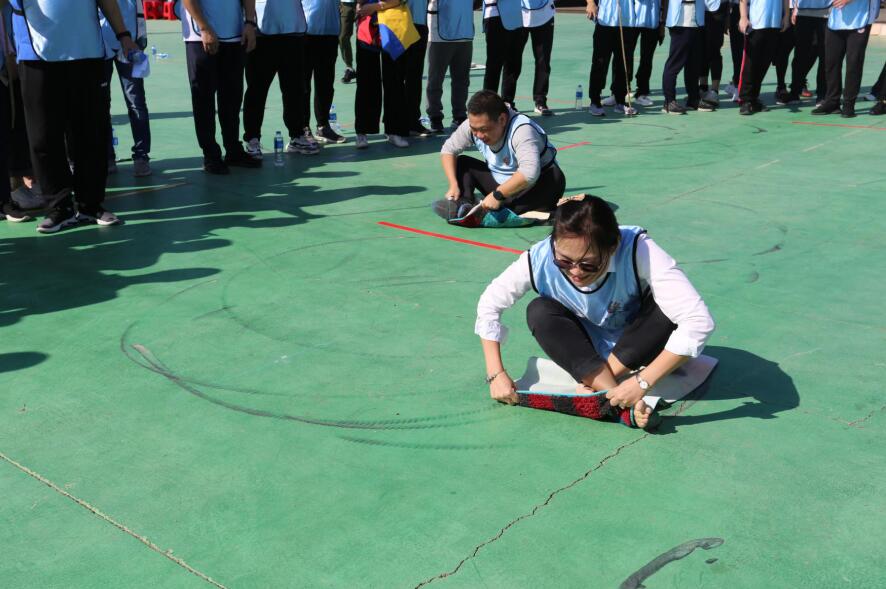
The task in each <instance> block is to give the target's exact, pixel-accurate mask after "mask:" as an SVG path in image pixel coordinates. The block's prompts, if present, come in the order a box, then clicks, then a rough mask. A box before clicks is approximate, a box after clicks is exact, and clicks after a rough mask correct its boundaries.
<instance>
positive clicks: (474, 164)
mask: <svg viewBox="0 0 886 589" xmlns="http://www.w3.org/2000/svg"><path fill="white" fill-rule="evenodd" d="M455 177H456V178H458V186H459V189H460V192H459V197H458V199H459V203H460V204H461V203H474V204H476V203H477V202H479V201H478V200H477V199H476V197H475V191H480V193H481V194H482V195H483V197H485V196H486V195H487V194H489V193H490V192H492V191H493V190H495V189H496V188H498V186H499V183H498V181H497V180H496V179H495V178H494V177H493V176H492V172H490V171H489V166H487V165H486V162H484V161H483V160H479V159H477V158H475V157H471V156H468V155H460V156H458V158H457V159H456V163H455ZM564 192H566V176H564V175H563V171H562V170H561V169H560V166H558V165H557V164H554V165H551V166H549V167H547V168H546V169H545V170H543V171H542V173H541V175H540V176H539V177H538V181H537V182H536V183H535V185H534V186H533V187H532V188H530V189H529V190H527V191H526V192H524V193H523V194H521V195H520V196H518V197H517V198H515V199H514V200H511V201H509V202H508V204H507V205H505V206H507V207H508V208H509V209H511V210H512V211H514V212H515V213H517V214H518V215H522V214H523V213H526V212H528V211H553V210H554V209H555V208H556V207H557V201H558V200H560V198H561V197H562V196H563V193H564Z"/></svg>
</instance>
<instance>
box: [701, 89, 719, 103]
mask: <svg viewBox="0 0 886 589" xmlns="http://www.w3.org/2000/svg"><path fill="white" fill-rule="evenodd" d="M701 99H702V100H703V101H704V102H707V103H708V104H710V105H712V106H720V97H719V96H718V95H717V93H716V92H714V91H713V90H708V91H707V92H705V93H704V95H702V97H701Z"/></svg>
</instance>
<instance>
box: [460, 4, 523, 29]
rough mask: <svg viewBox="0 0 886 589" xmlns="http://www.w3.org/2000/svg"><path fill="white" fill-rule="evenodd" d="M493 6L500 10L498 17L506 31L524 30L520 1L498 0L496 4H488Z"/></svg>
mask: <svg viewBox="0 0 886 589" xmlns="http://www.w3.org/2000/svg"><path fill="white" fill-rule="evenodd" d="M465 1H467V0H465ZM493 5H494V6H495V7H496V8H497V9H498V16H499V17H500V18H501V24H502V26H504V28H505V29H507V30H509V31H516V30H517V29H522V28H523V6H522V4H521V3H520V0H497V1H496V2H495V3H494V4H487V6H493Z"/></svg>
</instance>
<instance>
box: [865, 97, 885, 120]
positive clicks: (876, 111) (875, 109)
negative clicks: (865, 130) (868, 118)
mask: <svg viewBox="0 0 886 589" xmlns="http://www.w3.org/2000/svg"><path fill="white" fill-rule="evenodd" d="M868 114H869V115H874V116H875V117H876V116H879V115H884V114H886V100H881V101H880V102H878V103H877V104H875V105H874V106H872V107H871V110H869V111H868Z"/></svg>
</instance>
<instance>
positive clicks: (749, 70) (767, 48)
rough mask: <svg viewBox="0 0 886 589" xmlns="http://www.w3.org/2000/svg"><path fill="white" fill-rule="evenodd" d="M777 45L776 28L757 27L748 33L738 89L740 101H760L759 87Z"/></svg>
mask: <svg viewBox="0 0 886 589" xmlns="http://www.w3.org/2000/svg"><path fill="white" fill-rule="evenodd" d="M777 47H778V29H757V30H755V31H751V32H750V33H748V35H747V49H746V50H745V57H744V69H743V70H742V72H741V75H740V80H741V88H739V89H738V97H739V99H740V101H741V102H742V103H744V102H759V101H760V87H761V85H762V84H763V78H765V77H766V72H767V71H768V70H769V65H770V64H771V63H772V56H773V55H774V54H775V50H776V48H777Z"/></svg>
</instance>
